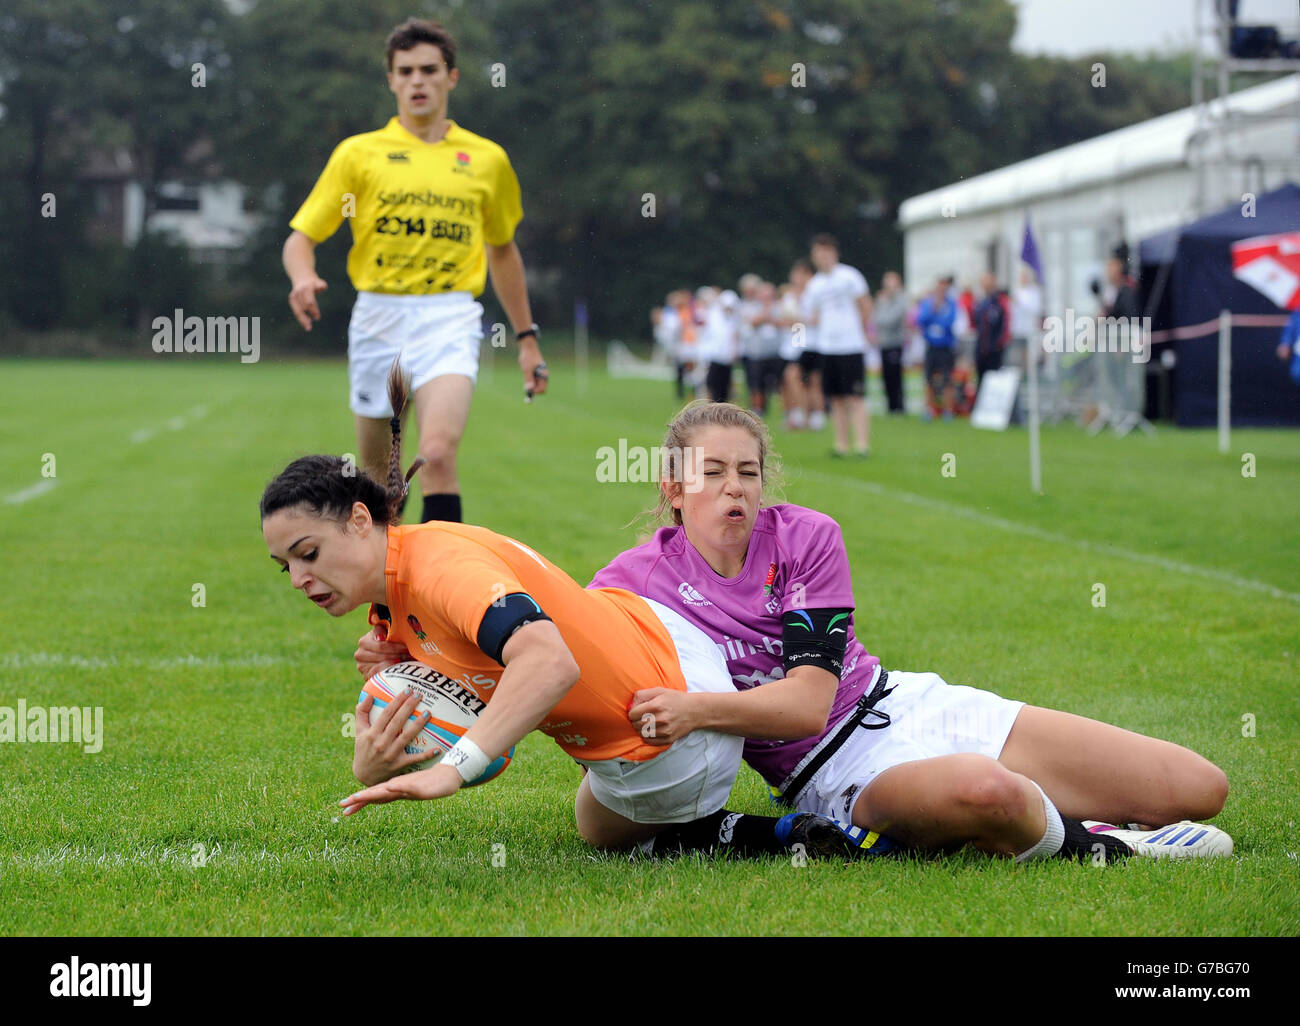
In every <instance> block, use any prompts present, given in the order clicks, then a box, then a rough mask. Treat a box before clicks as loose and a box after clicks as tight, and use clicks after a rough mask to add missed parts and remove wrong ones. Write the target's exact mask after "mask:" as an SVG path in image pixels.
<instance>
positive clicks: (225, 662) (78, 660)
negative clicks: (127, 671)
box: [0, 652, 293, 670]
mask: <svg viewBox="0 0 1300 1026" xmlns="http://www.w3.org/2000/svg"><path fill="white" fill-rule="evenodd" d="M292 661H293V660H291V659H290V658H289V657H288V656H273V655H262V654H254V655H247V656H234V657H230V656H219V655H204V656H200V655H187V656H169V657H166V658H160V659H150V658H146V657H139V658H136V657H131V656H128V657H125V658H122V659H119V658H118V657H117V656H111V655H110V656H80V655H70V654H69V653H66V652H0V669H4V670H26V669H30V668H32V667H38V666H71V667H74V668H76V669H79V670H103V669H107V668H108V667H110V666H148V667H152V668H154V669H159V670H173V669H177V668H180V669H186V668H189V669H194V668H201V667H215V666H234V667H257V666H283V665H285V664H286V663H289V662H292Z"/></svg>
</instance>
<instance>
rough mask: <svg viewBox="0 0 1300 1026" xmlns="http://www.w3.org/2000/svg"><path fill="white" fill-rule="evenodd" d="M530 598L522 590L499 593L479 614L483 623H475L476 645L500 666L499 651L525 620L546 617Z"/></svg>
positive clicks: (544, 618) (545, 618)
mask: <svg viewBox="0 0 1300 1026" xmlns="http://www.w3.org/2000/svg"><path fill="white" fill-rule="evenodd" d="M549 619H550V617H549V616H547V615H546V614H545V613H543V612H542V607H541V606H539V605H538V604H537V603H536V602H535V601H534V600H533V597H532V596H531V595H529V594H527V593H525V592H522V591H515V592H511V593H510V594H509V595H502V596H501V597H500V598H499V599H493V601H492V604H491V605H490V606H488V607H487V612H485V613H484V614H483V622H482V623H480V624H479V626H478V638H477V639H476V640H477V641H478V647H479V648H480V649H482V650H483V653H484V655H489V656H491V657H492V658H493V659H495V660H496V661H497V662H498V663H501V665H502V666H505V663H502V662H501V652H502V650H503V649H504V648H505V647H506V642H507V641H509V640H510V636H511V635H512V634H514V632H515V631H517V630H519V628H520V627H522V626H523V625H524V624H526V623H532V622H533V621H534V620H549Z"/></svg>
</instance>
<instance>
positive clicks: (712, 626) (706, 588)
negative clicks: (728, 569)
mask: <svg viewBox="0 0 1300 1026" xmlns="http://www.w3.org/2000/svg"><path fill="white" fill-rule="evenodd" d="M773 567H775V568H776V569H775V576H774V577H773V578H772V584H771V589H770V591H765V589H764V585H765V584H766V583H767V580H768V576H769V574H770V573H771V572H772V568H773ZM588 587H589V588H625V589H626V590H628V591H631V592H635V593H636V594H637V595H643V596H645V597H646V598H651V599H654V600H655V601H656V602H662V603H663V604H664V605H665V606H668V607H669V608H670V609H674V610H676V611H677V612H678V613H680V614H681V615H682V616H684V617H686V619H687V620H689V621H690V622H691V623H693V624H695V626H696V627H699V628H700V629H701V630H702V631H704V633H705V634H707V635H708V636H709V637H710V638H711V639H712V640H713V642H714V644H716V645H717V646H718V650H719V651H720V652H721V653H722V655H723V658H725V659H726V661H727V669H728V670H729V671H730V672H731V679H732V682H733V683H734V684H735V685H736V687H737V689H739V690H742V691H743V690H745V689H746V688H752V687H756V686H757V685H759V684H766V683H768V682H769V681H774V680H780V679H782V678H783V677H784V676H785V669H784V667H783V665H782V661H781V633H782V632H781V617H782V615H783V614H784V613H785V612H786V611H787V610H790V609H826V608H832V607H842V608H852V607H853V606H854V605H855V603H854V601H853V582H852V580H851V579H850V577H849V558H848V554H847V553H846V552H845V551H844V539H843V537H842V536H841V534H840V526H839V524H837V523H836V522H835V521H834V520H832V519H831V518H830V517H828V516H827V515H826V514H824V513H818V512H817V511H816V510H812V509H806V508H805V507H803V506H793V505H790V504H783V505H780V506H766V507H764V508H763V509H760V510H759V511H758V516H757V518H756V519H755V523H754V533H753V535H752V536H751V537H750V540H749V551H748V552H746V553H745V566H744V568H743V569H742V570H741V571H740V574H739V576H737V577H731V578H727V577H720V576H718V574H717V573H716V572H715V571H714V570H713V568H712V567H711V566H709V564H708V563H707V562H705V560H704V557H703V556H701V555H700V554H699V552H697V551H696V549H695V546H693V545H692V544H691V543H690V542H689V541H688V540H687V538H686V531H685V530H684V529H683V528H681V527H661V528H660V529H659V530H658V531H656V532H655V535H654V537H653V538H651V539H650V540H649V541H648V542H646V543H645V544H644V545H639V546H637V547H636V548H635V549H629V550H628V551H627V552H624V553H622V554H621V555H619V556H616V557H615V558H614V560H613V561H612V562H611V563H610V564H609V565H608V566H607V567H605V568H604V569H603V570H601V571H599V572H598V573H597V574H596V576H595V577H594V578H592V581H591V584H589V585H588ZM848 634H849V637H848V647H847V649H846V650H845V652H844V673H843V675H842V676H841V677H840V686H839V689H838V690H837V691H836V692H835V702H834V704H833V706H832V707H831V715H830V720H829V721H828V725H827V729H826V730H825V731H824V732H822V733H821V734H819V735H818V736H817V737H810V738H804V739H803V740H800V741H762V740H753V739H747V740H746V741H745V760H746V761H747V762H748V763H749V764H750V765H751V766H753V767H754V769H756V770H757V771H758V772H759V773H761V774H762V775H763V778H764V779H765V780H767V782H768V783H769V784H772V785H774V786H780V785H781V784H782V783H783V782H784V781H785V780H786V778H787V777H789V776H790V774H791V773H792V772H793V771H794V768H795V766H797V765H798V763H799V760H800V759H802V758H803V757H804V755H805V754H807V752H808V751H809V750H810V749H811V748H812V747H813V746H814V745H816V744H817V742H818V741H820V740H821V739H822V738H823V737H825V736H826V734H828V733H830V732H831V730H832V728H833V727H834V725H835V724H837V723H838V722H839V721H840V720H841V719H842V718H843V717H844V716H845V714H847V713H848V712H849V711H850V710H851V709H852V708H853V706H854V703H856V702H857V700H858V699H859V698H860V697H861V696H862V695H863V693H864V692H865V691H866V690H867V688H868V687H869V686H870V685H871V680H872V678H873V677H874V675H875V671H876V667H877V666H878V665H880V660H879V659H877V658H876V657H875V656H873V655H871V653H869V652H868V651H867V650H866V649H865V648H863V647H862V644H861V642H859V641H858V639H857V637H856V636H855V635H854V633H853V626H852V624H850V626H849V632H848Z"/></svg>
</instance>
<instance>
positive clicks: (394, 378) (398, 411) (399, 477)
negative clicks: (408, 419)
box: [387, 357, 424, 524]
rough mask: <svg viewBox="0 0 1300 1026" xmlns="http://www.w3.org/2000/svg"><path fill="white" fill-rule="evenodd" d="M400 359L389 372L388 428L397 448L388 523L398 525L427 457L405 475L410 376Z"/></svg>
mask: <svg viewBox="0 0 1300 1026" xmlns="http://www.w3.org/2000/svg"><path fill="white" fill-rule="evenodd" d="M399 361H400V357H396V358H394V359H393V365H392V367H390V368H389V369H388V402H389V404H390V405H391V406H392V407H393V416H392V419H391V420H389V422H388V426H389V427H390V428H391V429H392V432H393V448H392V451H391V452H390V453H389V454H388V487H387V493H388V523H390V524H397V523H400V522H401V519H402V506H403V505H404V504H405V503H406V493H407V490H408V489H409V488H410V487H411V478H413V477H414V476H415V472H416V471H417V470H419V469H420V468H421V467H422V466H424V457H423V456H418V457H416V460H415V462H414V463H412V464H411V467H410V469H409V470H407V472H406V474H405V476H403V474H402V412H403V411H404V410H405V409H406V394H407V393H406V377H405V376H404V375H403V374H402V366H401V363H400V362H399Z"/></svg>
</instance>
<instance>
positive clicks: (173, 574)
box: [0, 356, 1300, 936]
mask: <svg viewBox="0 0 1300 1026" xmlns="http://www.w3.org/2000/svg"><path fill="white" fill-rule="evenodd" d="M0 375H3V380H4V382H5V386H4V396H5V413H4V429H3V432H0V500H2V501H0V537H2V538H3V546H0V566H3V574H4V581H5V583H6V586H5V587H4V589H3V590H2V591H0V624H2V625H3V626H2V627H0V631H2V632H3V634H2V637H0V668H2V669H3V676H2V678H0V679H2V681H3V683H2V686H0V706H5V707H10V708H16V707H17V704H18V702H19V701H20V700H23V701H25V702H26V703H27V705H28V706H71V705H78V706H101V707H102V708H103V737H102V750H101V751H99V752H98V753H94V754H90V753H87V752H85V751H83V748H82V746H79V745H74V744H34V743H17V742H15V743H6V744H0V792H2V793H3V796H4V800H3V804H0V935H13V934H23V935H29V934H86V935H133V934H158V935H195V934H199V935H210V934H212V935H226V934H235V935H277V934H291V935H299V934H305V935H339V934H342V935H356V934H365V935H371V934H398V935H406V934H416V935H440V934H506V935H521V934H528V935H535V934H618V935H634V934H653V935H664V934H710V935H713V934H720V935H777V936H791V935H806V934H848V935H862V936H876V935H899V934H903V935H907V934H917V935H967V934H970V935H975V934H981V935H987V934H993V935H1061V934H1067V935H1094V934H1119V935H1135V934H1136V935H1193V936H1202V935H1220V934H1227V935H1241V934H1263V935H1294V934H1296V933H1297V932H1300V863H1298V862H1297V859H1296V853H1297V849H1298V848H1300V845H1298V844H1297V841H1296V823H1295V820H1296V818H1297V814H1296V809H1297V801H1296V799H1297V784H1298V783H1300V774H1298V773H1297V759H1298V755H1297V753H1298V752H1300V702H1298V701H1297V691H1296V684H1297V651H1298V650H1300V629H1298V628H1297V623H1298V622H1300V594H1298V593H1300V573H1298V572H1297V571H1300V557H1298V555H1297V554H1298V553H1300V544H1298V543H1297V537H1296V520H1295V510H1296V499H1297V496H1298V495H1300V434H1297V433H1296V432H1283V431H1239V432H1236V433H1234V436H1233V452H1232V453H1230V454H1229V455H1226V456H1221V455H1219V454H1218V452H1217V451H1216V447H1215V439H1214V437H1213V435H1212V434H1211V433H1209V432H1204V431H1195V432H1192V431H1178V430H1175V429H1173V428H1168V427H1162V428H1161V430H1160V432H1159V434H1158V435H1157V436H1156V437H1154V438H1146V437H1141V436H1137V437H1129V438H1124V439H1117V438H1114V437H1110V436H1103V437H1098V438H1087V437H1085V436H1084V435H1083V433H1082V432H1080V431H1079V430H1078V429H1076V428H1074V427H1072V426H1059V427H1053V428H1050V429H1047V430H1045V432H1044V438H1043V451H1044V464H1045V473H1044V484H1045V491H1046V494H1045V495H1044V496H1037V497H1035V496H1032V495H1031V494H1030V493H1029V488H1028V472H1027V459H1026V442H1025V436H1024V433H1023V432H1018V431H1012V432H1009V433H1006V434H1002V435H998V434H991V433H987V432H977V431H975V430H973V429H972V428H970V426H969V425H968V424H966V423H951V424H948V423H935V424H921V423H919V422H917V421H916V420H914V419H912V418H907V419H906V420H888V421H886V420H884V419H883V418H881V419H878V420H877V422H876V425H875V427H876V430H875V433H874V436H873V453H874V454H873V456H872V458H871V460H870V461H869V462H868V463H865V464H857V463H840V462H838V461H832V460H831V459H830V458H829V455H828V450H829V440H828V437H827V436H821V437H811V436H808V435H806V434H799V435H784V434H782V433H781V432H780V431H777V432H776V444H777V448H778V449H779V451H780V452H781V454H782V456H783V458H784V464H785V469H784V486H783V497H784V498H785V499H787V500H789V501H792V502H798V503H802V504H805V505H810V506H814V507H817V508H819V509H822V510H824V511H826V512H828V513H830V514H831V515H833V516H834V517H836V518H837V519H838V520H839V522H840V523H841V524H842V525H843V527H844V533H845V538H846V542H847V544H848V550H849V557H850V560H851V561H852V565H853V572H854V579H855V589H856V594H857V599H858V608H857V614H856V615H857V624H858V633H859V635H860V636H861V637H862V638H863V639H864V642H865V643H866V644H867V647H868V648H869V649H870V650H871V651H872V652H875V653H877V654H879V655H880V656H881V658H882V660H883V662H884V664H885V666H886V667H891V668H900V669H910V670H934V671H937V672H939V673H940V674H942V675H943V676H944V677H945V678H946V679H948V680H950V681H952V682H966V683H973V684H976V685H979V686H984V687H989V688H991V689H993V690H995V691H997V692H999V693H1001V694H1003V695H1006V696H1007V697H1011V698H1019V699H1023V700H1026V701H1029V702H1033V703H1036V704H1040V705H1047V706H1053V707H1056V708H1061V709H1066V710H1069V711H1072V712H1077V713H1081V714H1083V715H1087V716H1093V717H1097V718H1100V719H1104V720H1108V721H1111V722H1114V723H1118V724H1121V725H1123V726H1126V727H1129V728H1132V729H1135V730H1139V731H1143V732H1147V733H1151V734H1155V735H1158V736H1161V737H1166V738H1169V739H1171V740H1174V741H1177V742H1179V743H1182V744H1186V745H1188V746H1190V747H1192V748H1195V749H1196V750H1198V751H1200V752H1202V753H1203V754H1205V755H1206V756H1207V757H1209V758H1210V759H1212V760H1214V761H1215V762H1217V763H1218V764H1219V765H1220V766H1222V767H1223V768H1224V769H1225V771H1226V772H1227V774H1228V778H1229V780H1230V782H1231V785H1232V793H1231V795H1230V797H1229V799H1228V804H1227V807H1226V808H1225V810H1224V811H1223V813H1222V814H1221V815H1220V816H1219V817H1218V820H1217V822H1218V823H1219V824H1220V825H1221V826H1223V827H1224V828H1225V829H1226V830H1228V831H1229V832H1230V833H1231V834H1232V835H1233V837H1234V838H1235V840H1236V845H1237V850H1236V854H1235V855H1234V856H1233V857H1231V858H1229V859H1221V860H1212V861H1207V862H1202V863H1199V864H1170V863H1159V864H1156V863H1150V862H1137V861H1134V862H1130V863H1128V864H1124V865H1115V866H1110V867H1106V868H1096V867H1093V866H1081V865H1074V864H1065V863H1062V862H1057V861H1051V862H1045V863H1044V862H1039V863H1033V864H1030V865H1025V866H1015V865H1012V864H1009V863H1008V862H1004V861H995V860H991V859H989V858H986V857H983V856H980V855H977V854H973V853H969V854H967V853H963V854H959V855H955V856H951V857H945V858H937V859H933V860H928V861H916V862H910V861H909V862H897V863H888V864H873V863H867V864H855V865H852V866H847V867H845V866H836V865H823V864H809V865H807V866H805V867H795V866H792V865H791V864H790V863H789V862H788V861H785V860H772V861H767V862H760V863H727V862H721V861H719V862H710V861H705V860H698V859H684V860H680V861H677V862H672V863H664V864H646V863H636V864H630V863H628V862H627V861H625V860H623V859H619V858H613V857H597V856H593V855H592V854H590V853H589V852H588V851H587V850H585V849H584V847H583V845H582V844H581V843H580V841H579V840H578V837H577V834H576V831H575V829H574V826H573V817H572V795H573V791H574V789H575V787H576V785H577V781H578V777H577V772H576V769H575V768H574V766H573V764H572V762H570V761H569V760H568V759H567V758H566V757H565V756H564V755H563V754H562V753H561V752H560V750H559V749H558V748H556V747H555V746H554V745H553V744H552V743H551V742H550V741H549V740H548V739H547V738H545V737H543V736H541V735H532V736H530V737H528V738H526V739H525V740H524V742H523V743H522V744H521V745H520V747H519V749H518V752H517V755H516V760H515V764H514V766H512V767H511V769H510V770H509V771H508V772H507V773H506V775H505V776H503V777H502V778H501V779H499V780H498V781H496V782H494V783H492V784H490V785H488V786H486V787H481V788H477V789H475V790H474V791H472V792H465V793H462V794H461V795H458V796H456V797H455V798H454V799H451V800H447V801H442V802H437V803H420V804H412V803H399V804H396V805H391V806H387V807H385V808H381V809H377V810H368V811H367V812H365V813H363V814H362V815H360V816H358V817H356V818H355V819H348V820H344V821H341V822H340V821H338V820H337V810H336V806H335V802H336V801H337V800H338V799H339V798H340V797H342V796H343V795H345V794H347V793H349V791H350V790H351V789H352V786H353V782H352V780H351V775H350V754H351V740H350V738H348V737H345V736H344V732H343V724H344V720H345V716H346V714H348V713H349V712H350V711H351V710H352V708H353V703H354V702H355V697H356V694H357V691H358V689H359V684H360V680H359V678H358V677H357V676H356V673H355V670H354V669H353V668H352V665H351V659H350V656H351V652H352V648H353V645H354V642H355V639H356V638H357V636H358V635H359V634H360V633H361V632H362V630H363V629H364V626H365V620H364V611H360V610H359V611H356V612H353V613H351V614H349V615H348V616H347V617H344V618H343V619H342V620H340V621H335V620H332V619H331V618H329V617H328V616H326V615H324V614H322V613H321V612H320V611H319V610H317V609H314V608H312V607H311V606H310V605H309V603H308V602H307V601H306V600H305V599H304V598H303V596H302V595H300V594H297V593H294V592H293V591H291V589H290V588H289V586H288V583H287V579H286V578H284V577H281V576H279V575H278V573H277V568H276V567H274V566H273V564H272V563H271V560H270V559H269V558H268V557H267V553H266V549H265V546H264V544H263V542H262V538H261V534H260V530H259V524H258V517H257V509H256V506H257V500H258V497H259V496H260V493H261V490H262V487H263V486H264V485H265V483H266V481H267V480H268V479H269V478H270V477H271V476H272V475H273V474H274V473H276V472H277V471H278V470H279V469H281V468H282V467H283V466H284V464H285V463H286V462H287V461H288V460H289V459H291V458H292V457H294V456H296V455H299V454H301V453H304V452H315V451H333V452H343V451H350V450H352V449H353V447H354V440H353V436H352V427H351V420H350V415H349V414H348V413H347V411H346V393H345V378H346V375H345V371H344V368H343V365H342V363H341V362H331V363H295V364H275V363H262V364H256V365H250V366H242V365H239V364H238V363H236V362H234V361H231V362H211V361H205V362H187V361H182V360H180V359H177V360H176V361H174V362H164V361H162V360H155V361H149V362H138V363H103V362H95V363H56V362H39V361H6V362H3V363H0ZM872 387H873V388H878V382H872ZM674 408H675V403H674V402H673V400H672V398H671V395H670V392H669V386H667V385H664V384H661V383H657V382H638V381H618V382H611V381H609V380H608V379H606V378H605V377H604V376H603V374H598V373H593V374H592V376H591V378H590V381H589V383H588V387H587V388H586V390H585V394H582V395H579V394H577V390H576V384H575V380H574V378H573V376H572V375H571V374H570V373H569V372H568V369H567V368H565V367H563V366H561V367H558V368H556V372H555V374H554V387H553V390H552V394H550V395H548V396H546V397H545V398H544V399H542V400H540V401H539V402H537V403H536V404H534V405H533V406H531V407H525V406H524V404H523V402H522V398H521V395H520V387H519V381H518V377H517V373H516V372H515V369H514V367H513V363H512V362H511V361H509V360H507V359H506V358H504V357H501V356H498V357H497V361H496V366H495V368H493V369H491V370H490V372H488V373H485V375H484V378H483V381H482V384H481V387H480V390H479V394H478V396H477V398H476V400H475V405H474V410H473V415H472V419H471V423H470V427H469V432H468V435H467V438H466V442H465V445H464V448H463V450H462V479H463V489H464V494H465V510H466V517H467V519H469V520H472V521H474V522H477V523H481V524H483V525H485V526H488V527H491V528H493V529H495V530H497V531H501V532H503V533H506V534H509V535H512V536H514V537H517V538H519V539H520V540H522V541H525V542H527V543H528V544H530V545H532V546H534V547H535V548H537V549H538V550H540V551H541V552H543V553H545V554H546V555H548V556H549V557H551V558H552V559H553V560H555V561H556V562H557V563H559V564H560V565H561V566H563V567H565V568H566V569H567V570H568V571H569V572H570V573H571V574H572V575H573V576H574V577H576V578H578V579H579V580H580V581H583V582H585V581H586V580H587V579H588V578H589V577H590V575H591V574H592V573H593V572H594V571H595V570H597V569H598V568H599V567H601V566H602V565H603V564H604V563H605V562H606V561H607V560H608V559H609V558H610V557H612V556H613V555H614V554H615V553H617V552H618V551H620V550H621V549H623V548H625V547H627V546H629V545H631V544H633V543H634V541H635V532H634V530H633V529H626V528H625V527H624V526H623V525H625V524H626V523H627V522H628V520H629V519H630V518H631V517H632V516H633V515H634V514H635V513H637V512H638V511H639V510H641V509H643V508H645V507H646V506H648V505H649V504H650V503H651V501H652V498H653V495H652V492H653V489H652V486H650V485H648V484H635V483H628V484H601V485H598V484H597V483H596V480H595V467H596V462H597V457H596V452H597V450H598V449H599V448H600V447H601V446H605V445H611V446H615V447H617V445H618V440H619V438H620V437H622V438H626V439H628V444H629V445H646V446H650V445H654V444H656V443H657V441H658V440H659V435H660V430H661V427H662V425H663V423H664V422H665V421H666V419H667V418H668V417H669V416H670V415H671V413H672V412H673V410H674ZM945 453H951V454H953V456H955V460H956V475H955V476H952V477H945V476H943V475H942V474H941V464H942V460H943V456H944V454H945ZM1243 453H1252V454H1254V457H1255V463H1256V470H1257V473H1256V476H1254V477H1245V476H1243V473H1242V467H1243V462H1242V454H1243ZM47 454H52V455H53V457H54V460H55V467H54V470H55V474H56V476H55V477H53V478H43V477H42V468H43V466H46V467H48V465H49V459H48V456H47ZM43 461H44V462H43ZM43 482H52V485H51V484H49V483H45V484H43ZM38 486H39V487H38ZM41 488H44V489H45V490H41ZM1099 584H1100V585H1104V586H1105V605H1104V607H1098V606H1097V605H1095V604H1094V597H1095V596H1096V595H1098V594H1099V592H1098V591H1097V589H1096V587H1095V586H1096V585H1099ZM196 585H202V587H203V596H202V597H203V599H204V603H203V604H201V605H196V601H197V599H196V598H195V596H196V591H195V586H196ZM1252 723H1253V728H1254V729H1253V736H1245V735H1246V734H1250V733H1251V731H1250V729H1249V727H1250V725H1251V724H1252ZM732 807H735V808H738V809H741V810H747V811H754V812H766V811H767V810H768V809H769V807H770V806H769V804H768V802H767V798H766V794H765V791H764V788H763V786H762V784H761V782H760V780H759V779H758V777H757V775H756V774H754V773H753V772H752V771H750V770H748V769H744V770H742V774H741V777H740V779H739V781H738V783H737V785H736V790H735V792H734V794H733V796H732ZM494 846H496V847H494ZM494 856H495V858H494ZM494 862H496V863H502V862H504V864H503V865H494Z"/></svg>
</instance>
